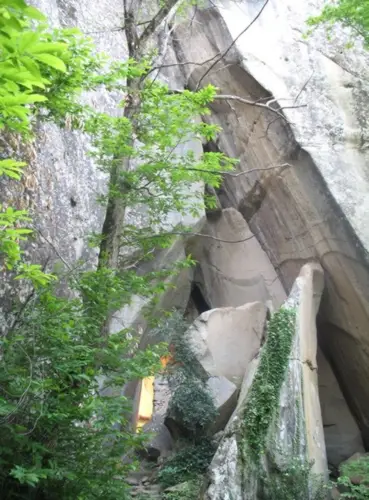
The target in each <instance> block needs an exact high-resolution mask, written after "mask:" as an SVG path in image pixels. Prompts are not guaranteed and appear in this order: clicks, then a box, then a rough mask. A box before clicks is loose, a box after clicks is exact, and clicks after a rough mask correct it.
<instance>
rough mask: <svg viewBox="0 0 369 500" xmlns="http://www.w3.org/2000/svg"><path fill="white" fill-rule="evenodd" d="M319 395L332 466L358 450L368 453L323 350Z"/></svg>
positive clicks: (326, 444)
mask: <svg viewBox="0 0 369 500" xmlns="http://www.w3.org/2000/svg"><path fill="white" fill-rule="evenodd" d="M317 363H318V380H319V396H320V404H321V408H322V418H323V426H324V437H325V446H326V449H327V459H328V463H329V465H333V466H335V467H338V465H339V464H340V463H341V462H343V461H344V460H347V459H348V458H349V457H351V456H352V455H353V454H354V453H357V452H360V453H362V452H364V446H363V441H362V438H361V433H360V429H359V427H358V425H357V423H356V421H355V419H354V417H353V416H352V413H351V411H350V409H349V407H348V405H347V402H346V400H345V398H344V397H343V394H342V391H341V389H340V386H339V384H338V382H337V379H336V377H335V375H334V373H333V370H332V368H331V366H330V364H329V362H328V361H327V359H326V357H325V356H324V354H323V352H322V351H321V350H320V349H319V350H318V356H317Z"/></svg>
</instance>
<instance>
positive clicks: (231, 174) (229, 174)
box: [180, 163, 292, 177]
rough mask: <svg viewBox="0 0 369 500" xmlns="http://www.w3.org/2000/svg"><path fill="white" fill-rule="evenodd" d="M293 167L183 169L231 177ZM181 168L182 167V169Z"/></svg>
mask: <svg viewBox="0 0 369 500" xmlns="http://www.w3.org/2000/svg"><path fill="white" fill-rule="evenodd" d="M288 167H292V165H290V164H289V163H283V164H282V165H273V166H271V167H265V168H252V169H251V170H245V171H242V172H237V173H234V172H227V171H218V170H206V169H205V168H195V167H194V168H183V169H182V170H187V171H194V172H205V173H207V174H218V175H228V176H229V177H240V176H241V175H247V174H251V173H252V172H264V171H265V170H274V169H276V168H288ZM180 170H181V169H180Z"/></svg>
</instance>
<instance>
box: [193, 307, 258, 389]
mask: <svg viewBox="0 0 369 500" xmlns="http://www.w3.org/2000/svg"><path fill="white" fill-rule="evenodd" d="M266 312H267V310H266V307H265V306H264V305H263V304H262V303H261V302H253V303H251V304H245V305H243V306H240V307H223V308H220V309H212V310H210V311H207V312H205V313H203V314H202V315H201V316H199V318H198V319H197V320H196V321H195V323H194V324H193V325H192V327H191V328H190V329H189V331H188V341H189V345H190V346H191V349H192V351H193V352H194V354H195V355H196V357H197V359H198V360H199V362H200V363H201V365H202V366H203V368H204V369H205V370H206V371H207V372H208V373H209V374H210V375H216V376H219V375H221V376H223V377H226V378H228V379H229V380H230V381H231V382H234V383H235V384H236V385H238V386H240V385H241V382H242V379H243V377H244V375H245V373H246V372H247V369H248V366H249V364H250V362H251V361H252V359H254V358H255V357H256V355H257V354H258V352H259V349H260V346H261V343H262V340H263V336H264V327H265V320H266Z"/></svg>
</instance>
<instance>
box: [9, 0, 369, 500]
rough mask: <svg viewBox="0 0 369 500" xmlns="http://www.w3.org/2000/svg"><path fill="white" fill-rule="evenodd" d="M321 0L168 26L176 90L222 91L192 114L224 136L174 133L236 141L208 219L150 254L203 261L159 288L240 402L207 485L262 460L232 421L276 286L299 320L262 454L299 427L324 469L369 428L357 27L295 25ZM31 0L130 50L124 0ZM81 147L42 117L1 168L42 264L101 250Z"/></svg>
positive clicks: (123, 320) (216, 496) (252, 484)
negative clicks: (26, 146) (207, 111)
mask: <svg viewBox="0 0 369 500" xmlns="http://www.w3.org/2000/svg"><path fill="white" fill-rule="evenodd" d="M322 3H323V2H322V1H321V0H269V1H267V2H264V1H261V0H239V1H232V0H224V1H219V2H214V1H211V2H210V1H209V2H204V5H203V6H202V7H199V8H196V9H194V12H193V15H192V16H191V19H181V18H180V20H179V22H178V23H177V24H176V25H175V26H174V27H173V33H172V37H171V41H170V44H169V46H168V50H167V53H166V61H165V62H166V66H168V67H165V68H164V69H163V70H162V72H161V74H160V78H162V79H163V80H166V81H167V82H168V84H169V86H170V87H171V88H172V89H174V90H181V89H183V88H190V89H197V88H198V87H199V86H201V85H205V84H206V83H211V84H213V85H215V86H216V87H217V88H218V91H219V94H220V95H222V96H223V97H222V98H219V99H215V100H214V102H213V104H212V106H211V111H212V113H211V115H209V116H206V117H202V119H203V120H206V121H208V122H209V123H213V124H217V125H219V126H220V127H221V129H222V131H221V132H220V134H219V137H218V139H217V141H216V142H211V143H208V144H203V145H201V144H200V143H199V142H196V141H193V142H191V143H189V144H186V146H185V147H186V148H190V149H193V150H194V151H195V153H199V152H200V151H201V150H202V148H204V150H206V151H221V152H224V153H225V154H227V155H228V156H231V157H234V158H237V159H239V164H238V165H237V167H236V170H235V172H234V173H232V174H228V175H224V179H223V183H222V185H221V186H220V188H219V189H218V190H217V192H216V195H217V199H218V206H217V209H216V210H214V211H209V212H208V213H206V214H202V216H200V217H197V218H193V217H191V216H190V215H188V218H187V219H188V221H190V223H191V225H192V226H193V227H194V228H195V232H198V231H199V230H200V229H201V232H202V234H203V235H206V236H208V237H207V238H204V237H200V236H196V235H195V236H191V237H187V238H178V239H177V240H176V242H175V243H174V244H173V246H172V247H171V248H169V249H166V250H165V251H162V252H161V253H160V254H158V255H157V257H156V258H155V259H154V261H153V262H152V263H151V264H150V265H151V266H152V268H153V269H161V267H162V266H164V264H166V265H167V264H168V262H174V261H176V260H178V259H180V258H182V257H183V256H185V255H189V254H191V255H192V256H193V257H194V258H195V260H196V261H197V264H196V266H195V267H194V268H193V269H191V270H185V271H184V272H183V273H181V274H180V275H179V277H177V278H176V279H175V281H174V282H173V285H174V286H175V287H176V288H175V291H174V292H173V290H170V291H169V292H168V293H166V294H165V296H164V297H163V298H162V299H161V304H160V305H161V307H163V308H165V309H171V308H173V307H176V308H177V309H180V310H182V312H183V313H185V315H186V316H187V317H188V318H190V319H191V320H192V319H195V318H197V317H198V316H199V315H200V314H201V316H199V318H198V319H197V320H196V321H195V323H194V325H193V327H192V330H191V332H192V333H191V342H192V344H193V345H194V346H195V347H194V350H195V351H196V352H197V356H198V360H199V363H200V364H201V365H202V366H203V368H204V370H205V371H206V372H207V374H208V375H209V377H214V378H215V377H224V378H226V379H227V380H228V381H229V382H230V383H232V384H234V385H232V387H231V390H230V392H231V396H232V405H233V407H232V408H231V411H232V410H234V413H233V416H232V417H231V419H230V421H229V423H228V424H227V427H226V429H225V434H224V436H223V439H222V440H221V442H220V445H219V448H218V451H217V452H216V454H215V457H214V460H213V462H212V465H211V468H210V473H209V479H208V484H207V487H206V492H204V495H205V496H204V498H207V499H209V500H227V499H229V500H231V499H233V500H243V499H249V498H250V499H254V498H256V496H255V495H256V488H257V478H256V479H255V477H254V476H253V474H254V472H255V471H254V469H250V470H249V469H247V466H245V464H244V463H243V465H242V466H240V462H239V456H240V453H243V452H242V450H241V452H240V446H241V445H240V440H239V438H240V435H241V436H242V432H243V430H242V429H241V430H240V428H239V427H237V426H239V425H240V420H241V417H240V415H241V414H243V413H242V412H244V409H245V405H247V401H248V397H249V396H250V392H249V390H251V389H250V388H252V384H253V377H256V376H257V368H258V363H259V360H260V359H262V356H263V349H264V347H263V342H264V333H265V332H264V322H265V317H266V309H268V310H269V313H274V312H275V311H278V310H279V308H280V307H281V305H282V304H283V303H285V306H286V307H285V308H287V309H288V308H289V307H291V308H292V307H293V308H294V309H295V310H297V327H296V334H295V336H294V338H293V346H292V348H291V352H289V353H287V356H288V357H289V363H288V367H287V372H286V375H285V379H284V380H283V384H282V386H281V388H280V394H279V399H278V405H279V408H280V413H279V416H278V418H277V419H275V420H274V421H273V422H272V423H271V424H270V427H269V428H268V440H269V441H268V443H267V444H266V445H265V448H263V450H264V451H265V452H266V454H267V455H268V459H269V462H268V461H267V460H266V461H265V463H263V467H264V469H265V471H266V473H267V474H268V473H269V472H270V469H271V467H272V465H271V464H272V462H273V464H274V465H275V463H277V465H278V464H279V465H278V466H280V467H282V465H281V464H280V463H279V462H278V460H279V461H281V460H282V458H281V457H280V456H279V455H278V452H279V450H280V449H281V448H283V450H284V452H286V453H289V454H290V455H291V454H293V453H292V452H291V450H292V441H291V440H293V439H294V438H295V436H296V433H297V432H300V431H301V433H302V434H301V435H302V436H303V437H302V438H301V441H300V442H299V443H298V447H299V449H298V454H300V455H301V456H302V455H304V456H306V457H307V459H308V460H310V459H311V460H313V461H314V471H315V472H317V473H319V474H323V475H326V473H327V462H326V460H327V459H328V463H329V464H330V465H333V466H338V465H339V463H341V462H342V461H343V460H346V459H347V458H349V457H350V456H351V455H352V454H353V453H354V452H363V451H364V447H365V446H366V447H368V446H369V384H368V383H367V381H368V380H369V256H368V255H369V254H368V251H369V224H368V223H367V218H368V214H369V166H368V165H369V156H368V155H369V153H368V141H369V136H368V130H367V125H366V122H367V120H368V117H369V83H368V68H369V55H368V53H367V52H366V51H365V50H364V49H363V48H362V47H361V46H360V43H359V42H358V43H357V44H356V46H355V47H354V48H353V49H350V50H347V49H345V44H346V42H347V36H346V33H345V32H343V31H340V30H339V29H338V30H337V31H336V32H335V34H334V38H333V39H332V40H331V41H330V42H327V40H326V37H325V34H324V33H323V32H320V31H317V32H316V33H314V34H313V35H311V36H310V37H308V38H305V37H303V33H304V32H305V31H306V24H305V23H306V19H307V17H308V16H310V15H313V14H315V13H316V12H319V10H320V9H321V7H322ZM34 4H35V5H37V7H38V8H40V10H42V11H43V12H44V13H45V14H47V16H48V18H49V19H50V21H51V23H52V24H53V25H55V26H78V27H79V28H80V29H81V30H82V31H83V32H85V33H86V34H89V35H91V36H92V37H93V39H94V41H95V42H96V45H97V48H98V49H99V50H101V51H104V52H107V53H108V54H109V55H110V56H111V57H113V58H115V59H124V58H125V57H127V50H126V41H125V36H124V32H123V31H122V30H121V29H120V27H121V24H122V22H123V21H121V19H122V16H123V13H122V2H121V0H101V1H97V0H90V1H87V0H82V1H77V0H52V1H47V0H37V1H35V2H34ZM263 5H264V6H265V7H264V8H263ZM260 12H261V13H260ZM259 13H260V15H258V14H259ZM246 27H247V28H248V29H245V28H246ZM227 96H228V98H226V97H227ZM235 96H238V97H241V98H242V99H243V102H242V100H240V99H237V98H234V97H235ZM85 98H86V99H87V100H89V101H90V102H91V103H93V104H94V105H96V107H100V108H103V109H110V110H113V111H114V112H115V110H116V108H117V104H118V102H119V96H117V95H112V94H110V93H108V92H105V91H104V90H101V92H98V93H95V94H93V95H87V96H85ZM87 150H88V140H87V138H86V136H85V135H84V134H83V132H75V131H74V132H72V131H69V130H68V128H67V129H66V130H63V131H62V130H60V129H58V128H57V127H56V126H53V125H50V124H44V125H40V126H39V128H38V130H37V142H36V144H35V147H34V149H33V150H32V151H31V152H28V153H27V154H28V155H29V158H30V166H29V168H28V170H27V172H26V175H25V178H24V181H23V182H22V183H19V184H18V187H16V186H13V184H11V183H10V184H7V185H6V186H4V189H3V192H2V198H3V199H5V200H6V199H10V198H16V197H19V196H20V197H21V198H22V204H23V205H24V208H28V209H30V210H31V213H32V214H33V215H34V224H35V228H36V236H37V238H36V239H35V241H33V242H32V244H30V246H29V247H28V248H27V252H29V253H30V254H31V255H34V256H35V258H36V259H37V261H38V262H40V263H41V264H46V263H48V264H49V265H50V264H53V263H56V262H58V261H62V262H63V264H65V265H67V266H73V265H74V264H75V263H76V262H77V261H79V260H82V261H83V262H84V265H86V266H88V267H93V266H95V265H96V253H95V252H94V251H93V250H91V249H90V248H89V246H88V241H87V240H88V236H89V235H90V234H91V233H92V232H95V231H97V232H98V231H100V230H101V226H102V222H103V209H102V207H101V206H100V205H99V204H98V203H97V201H96V200H97V196H98V195H101V194H103V193H104V192H105V191H106V183H107V178H106V176H105V174H103V173H101V172H100V171H99V170H98V169H97V168H96V166H95V165H94V162H93V160H92V159H91V158H90V157H89V156H88V154H87ZM198 190H199V192H200V191H201V192H202V191H203V186H198ZM171 217H172V223H174V222H178V221H179V220H181V217H180V216H179V215H178V214H176V213H175V212H173V214H172V215H171ZM132 222H133V223H135V224H140V220H138V219H135V220H133V221H132ZM230 241H233V243H230ZM301 268H302V269H303V271H302V274H300V273H301ZM323 275H324V278H323ZM296 280H297V281H296ZM295 282H296V283H297V285H295V287H294V283H295ZM296 287H297V288H296ZM323 289H324V290H323ZM9 292H11V293H14V294H16V293H19V291H18V290H10V289H9V286H8V285H5V286H4V289H3V291H2V298H3V301H2V304H1V305H2V311H3V315H4V324H6V321H9V303H10V302H9V301H8V299H9V297H10V296H11V294H9ZM289 294H291V295H290V298H289V299H288V300H287V302H286V299H287V296H288V295H289ZM294 294H295V295H294ZM294 297H295V298H294ZM320 299H321V300H320ZM245 304H246V305H245ZM144 305H145V301H144V300H143V299H141V298H140V297H137V300H136V301H135V302H134V304H133V305H132V306H131V307H126V308H125V309H124V310H122V311H119V312H118V313H117V314H116V315H115V318H114V321H113V323H112V325H111V329H112V331H117V330H119V329H121V328H122V327H125V326H127V325H132V324H135V325H137V326H139V327H140V332H141V333H142V337H141V345H145V344H147V343H148V342H150V341H152V338H150V337H149V335H148V333H147V329H146V323H145V320H144V318H143V316H142V308H143V306H144ZM316 325H317V326H316ZM318 343H319V350H318V351H317V349H318V347H317V344H318ZM317 352H318V354H317ZM316 356H317V358H316ZM242 380H243V382H242ZM210 385H211V384H210ZM235 386H236V387H235ZM217 390H218V389H217ZM238 390H240V391H241V392H240V396H239V398H238V404H237V408H234V407H235V406H236V402H235V398H234V397H233V396H234V394H236V392H237V391H238ZM135 391H136V397H137V388H136V387H130V388H129V390H128V393H130V394H134V393H135ZM237 394H238V392H237ZM319 396H320V397H319ZM167 397H169V396H168V394H167ZM230 399H231V398H230ZM219 401H222V400H221V398H220V399H219ZM291 401H292V407H291ZM295 401H298V404H297V405H295V404H294V403H295ZM227 402H228V400H227ZM222 404H223V403H219V406H222ZM229 410H230V408H229V406H227V415H228V414H229V413H230V411H229ZM298 411H299V412H300V413H299V414H298V415H297V413H296V412H298ZM163 415H164V414H163V412H162V413H161V414H160V425H161V426H162V425H163V420H164V416H163ZM242 418H243V417H242ZM223 427H224V425H223ZM168 440H169V441H170V446H169V447H170V448H171V447H172V442H171V440H170V437H168ZM273 446H275V448H273ZM159 448H160V447H159ZM159 453H160V452H159ZM274 465H273V466H274ZM250 467H251V466H250ZM241 469H242V470H241ZM249 472H250V473H249ZM246 476H248V481H249V483H248V487H247V495H248V496H247V495H246V493H245V484H246V483H245V477H246Z"/></svg>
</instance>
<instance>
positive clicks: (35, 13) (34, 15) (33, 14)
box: [24, 5, 46, 21]
mask: <svg viewBox="0 0 369 500" xmlns="http://www.w3.org/2000/svg"><path fill="white" fill-rule="evenodd" d="M24 13H25V15H26V16H27V17H29V18H30V19H36V20H37V21H46V16H44V15H43V14H42V12H40V11H39V10H38V9H36V8H35V7H32V6H31V5H29V6H28V7H27V8H26V9H25V10H24Z"/></svg>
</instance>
